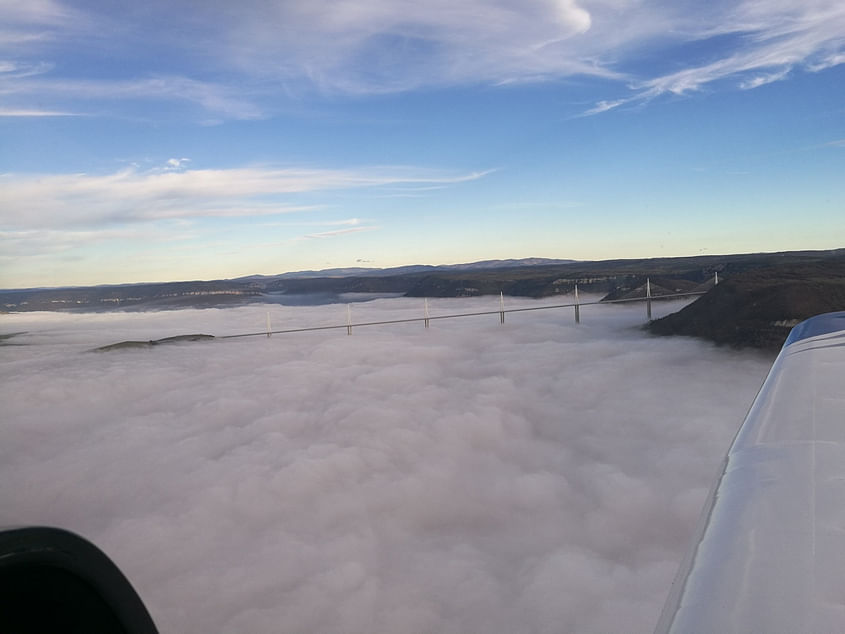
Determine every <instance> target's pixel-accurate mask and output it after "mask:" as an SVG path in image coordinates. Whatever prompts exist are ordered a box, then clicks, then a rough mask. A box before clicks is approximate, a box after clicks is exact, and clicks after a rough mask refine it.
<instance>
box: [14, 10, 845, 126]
mask: <svg viewBox="0 0 845 634" xmlns="http://www.w3.org/2000/svg"><path fill="white" fill-rule="evenodd" d="M13 4H17V5H21V3H13ZM13 4H8V3H7V4H6V6H0V21H2V16H3V14H4V12H5V13H6V14H7V15H11V16H12V19H9V21H8V24H10V25H12V26H10V27H9V28H10V29H11V30H9V31H8V32H6V33H5V35H4V33H3V32H1V31H0V54H2V55H3V57H4V58H5V59H8V60H9V62H12V63H15V64H21V65H26V64H29V65H31V66H33V67H37V66H38V65H39V64H42V63H43V61H41V59H42V57H48V56H54V57H53V58H54V59H59V58H60V56H61V55H62V52H63V51H64V50H65V49H64V48H63V47H75V48H76V47H80V46H83V47H85V46H90V47H91V49H92V50H93V51H94V52H95V54H100V55H101V54H103V51H109V52H110V53H112V54H114V55H115V56H116V57H117V58H121V59H122V58H126V59H127V60H129V61H131V62H132V63H131V67H133V68H140V69H144V70H142V71H140V72H138V73H137V74H136V75H135V76H132V77H126V76H124V77H118V78H116V79H109V80H106V79H94V78H84V77H73V78H70V77H67V76H63V75H62V74H60V73H58V72H54V73H52V74H49V75H47V76H42V77H40V78H37V79H35V78H27V77H7V78H6V79H5V80H3V84H2V85H0V91H2V92H4V93H5V94H15V95H18V97H19V98H20V99H24V100H28V101H30V102H32V103H34V102H35V100H38V103H48V100H52V101H54V102H55V103H53V104H51V106H50V107H49V108H42V109H46V110H56V111H65V110H73V111H76V110H78V108H76V107H74V108H71V107H69V106H68V105H67V101H72V102H73V105H79V106H82V105H83V104H87V110H94V109H96V108H95V107H94V105H93V104H94V103H96V104H98V105H102V104H103V103H112V104H113V103H114V102H116V101H122V102H126V101H129V100H136V99H147V100H148V99H155V100H163V101H169V102H186V103H189V104H195V105H197V106H199V107H200V108H201V109H202V111H203V112H202V116H201V119H202V120H204V121H206V122H219V121H221V120H225V119H230V118H235V119H255V118H262V117H267V116H271V115H272V113H274V112H278V110H279V108H280V107H281V104H280V101H283V100H287V99H288V98H290V97H291V96H292V95H301V94H303V93H307V92H309V91H312V90H314V89H315V88H316V89H318V90H321V91H325V92H327V93H346V94H370V93H376V94H377V93H385V92H397V91H406V90H415V89H421V88H430V87H442V86H456V85H474V84H480V83H486V84H493V85H506V84H513V83H521V82H526V81H531V82H539V81H553V80H558V79H560V78H566V77H572V76H576V75H586V76H590V77H597V78H604V79H608V80H617V81H619V82H624V83H625V84H629V85H630V86H629V88H628V89H626V90H625V92H624V94H622V95H616V96H615V97H613V98H608V99H604V100H602V101H601V103H600V104H599V105H598V106H596V107H595V108H592V109H591V110H590V111H589V113H590V114H597V113H599V112H604V111H606V110H608V109H611V108H612V107H616V106H619V105H622V104H625V103H629V102H631V101H647V100H648V99H651V98H653V97H655V96H659V95H663V94H686V93H689V92H692V91H696V90H700V89H702V88H703V87H704V86H712V85H715V83H716V82H719V81H722V80H730V81H731V82H732V85H733V86H740V87H745V88H753V87H757V86H760V85H762V84H764V83H768V82H770V81H777V80H780V79H784V78H785V77H787V76H788V75H787V71H788V69H796V70H807V71H813V72H816V71H820V70H823V69H825V68H829V67H830V66H834V65H838V64H841V63H843V60H845V42H843V37H842V33H843V32H845V6H843V4H842V3H841V2H838V1H837V0H806V1H804V2H800V3H796V2H794V1H793V0H743V1H740V2H713V3H700V2H690V1H680V2H668V1H662V2H648V3H643V2H615V1H614V0H580V1H578V0H529V1H526V2H521V3H514V2H511V1H509V0H493V1H492V2H491V1H489V0H466V1H464V2H459V3H455V2H451V1H449V0H434V1H433V2H424V3H420V2H412V1H411V0H377V1H373V2H366V3H361V2H354V1H352V0H343V1H337V0H312V1H311V2H309V3H308V4H307V6H303V5H302V3H297V2H287V1H283V2H276V3H270V4H268V3H266V2H263V1H259V0H244V1H243V2H239V3H237V4H236V5H232V4H231V3H226V2H219V1H218V2H208V3H203V4H202V5H201V6H200V5H191V6H190V10H188V8H187V7H186V6H181V5H178V6H176V7H175V10H174V6H173V5H172V3H164V2H159V1H152V0H151V2H149V3H147V5H145V6H146V7H147V9H146V10H145V11H144V12H137V11H135V10H134V9H132V8H131V7H130V6H127V7H124V8H123V9H121V10H118V9H116V8H114V7H112V8H111V10H110V11H109V12H108V13H105V12H99V13H98V12H97V11H95V10H94V9H93V8H90V7H89V8H88V10H87V12H85V13H83V12H81V11H80V10H78V9H73V10H71V9H69V8H68V7H67V6H66V5H65V4H61V3H58V2H40V3H35V8H33V9H27V10H22V9H20V8H15V7H14V6H13ZM21 6H22V5H21ZM62 16H64V17H62ZM161 16H167V21H166V23H165V22H164V21H162V19H161ZM66 24H68V25H71V26H66ZM165 24H166V25H165ZM185 33H190V34H191V37H190V38H187V39H186V38H185ZM23 37H33V38H40V37H43V38H46V39H47V40H48V41H49V42H50V47H46V48H45V47H44V46H41V45H40V44H38V45H33V46H32V47H30V46H24V47H21V46H20V45H18V44H9V43H7V44H5V45H4V44H3V42H4V41H5V42H12V41H17V40H20V38H23ZM4 38H5V40H4ZM690 43H696V44H700V45H701V46H699V47H698V48H699V49H700V50H701V51H706V53H700V54H698V57H692V56H691V55H692V54H691V53H684V54H681V55H680V56H679V57H678V58H677V59H676V67H678V68H679V70H676V71H673V72H669V73H665V72H664V73H660V74H652V75H648V74H646V73H647V72H648V71H644V70H643V66H642V64H641V60H642V59H643V55H644V54H645V58H649V57H651V58H653V57H656V56H659V55H660V54H661V52H663V51H669V53H668V54H670V55H671V54H674V53H675V52H676V51H677V50H679V49H678V48H677V47H678V46H679V45H681V46H683V45H684V44H690ZM30 50H31V51H32V52H31V54H30V53H29V51H30ZM150 50H155V51H158V53H157V54H158V55H159V57H157V58H152V57H146V55H147V54H148V53H147V51H150ZM162 57H166V58H168V59H171V60H173V62H172V64H171V65H170V66H169V67H168V72H170V73H171V74H162V67H161V65H160V63H159V61H160V59H161V58H162ZM28 58H32V59H33V60H35V61H25V60H26V59H28ZM6 63H8V62H6ZM171 68H172V71H170V69H171ZM632 69H637V70H636V71H635V70H632ZM18 107H19V109H22V110H33V109H35V108H32V107H31V105H27V104H25V103H20V104H19V106H18Z"/></svg>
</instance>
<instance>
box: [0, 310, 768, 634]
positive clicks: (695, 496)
mask: <svg viewBox="0 0 845 634" xmlns="http://www.w3.org/2000/svg"><path fill="white" fill-rule="evenodd" d="M510 301H511V302H513V303H514V304H517V303H519V304H520V305H522V304H527V303H529V302H528V301H527V300H520V301H518V300H510ZM491 303H492V305H491ZM497 305H498V300H496V299H490V298H480V299H474V300H436V301H431V302H430V306H431V313H432V315H437V314H444V313H449V312H462V311H474V310H485V309H490V310H495V309H496V307H497ZM676 307H677V306H676ZM669 309H670V307H669V306H666V305H661V307H660V310H664V311H665V310H669ZM422 310H423V307H422V302H421V301H419V300H411V299H399V300H396V299H393V300H377V301H374V302H370V303H367V304H356V305H355V307H354V308H353V319H354V320H355V321H369V320H373V319H391V318H402V317H412V316H414V317H419V316H422ZM2 317H3V326H2V331H3V332H16V331H22V330H26V331H28V332H27V334H25V335H19V336H17V337H15V338H13V339H11V340H9V342H10V343H12V342H16V343H19V344H26V345H19V346H5V347H3V349H2V352H3V354H2V356H0V375H2V380H0V400H2V402H3V403H4V425H3V428H2V430H0V523H4V524H21V523H24V524H27V523H43V524H54V525H60V526H64V527H67V528H69V529H71V530H75V531H78V532H80V533H82V534H83V535H86V536H87V537H89V538H90V539H92V540H94V541H95V542H96V543H97V544H99V545H100V546H101V547H102V548H103V549H104V550H106V552H107V553H109V554H110V555H111V556H112V557H113V558H114V559H115V560H116V562H117V563H118V564H119V565H120V566H121V567H122V569H123V570H124V571H125V573H126V574H127V575H128V577H129V578H130V580H131V581H132V582H133V584H134V585H135V586H136V588H137V589H138V591H139V592H140V594H141V596H142V597H143V598H144V600H145V602H146V603H147V605H148V607H149V609H150V611H151V613H152V615H153V618H154V619H155V620H156V622H157V624H158V626H159V628H160V629H161V631H165V632H167V631H173V632H184V633H186V634H190V633H193V632H197V633H198V632H208V631H217V632H255V633H261V632H267V633H270V632H280V631H284V632H317V631H319V632H329V633H330V632H346V633H350V632H361V633H364V632H367V633H370V632H432V631H437V632H481V631H487V632H502V633H508V634H509V633H511V632H529V633H530V632H538V633H540V632H612V631H626V632H648V631H651V629H652V628H653V626H654V623H655V622H656V620H657V617H658V613H659V610H660V607H661V606H662V602H663V600H664V598H665V595H666V592H667V590H668V587H669V583H670V582H671V579H672V576H673V575H674V572H675V569H676V567H677V565H678V562H679V559H680V556H681V554H682V553H683V552H684V550H685V548H686V545H687V541H688V539H689V537H690V531H691V528H692V526H693V524H694V522H695V520H696V518H697V515H698V513H699V509H700V505H701V503H702V501H703V498H704V495H705V493H706V490H707V489H708V487H709V486H710V484H711V479H712V477H713V476H714V474H715V471H716V468H717V466H718V462H719V460H720V458H721V456H722V454H723V453H724V451H725V450H726V448H727V445H728V443H729V442H730V439H731V437H732V435H733V433H734V432H735V430H736V429H737V427H738V425H739V423H740V422H741V419H742V417H743V415H744V413H745V409H746V408H747V406H748V405H749V403H750V401H751V399H752V398H753V396H754V393H755V391H756V389H757V388H758V387H759V385H760V383H761V382H762V379H763V376H764V375H765V372H766V370H767V369H768V365H769V361H768V360H767V359H762V358H760V357H757V356H754V355H747V354H739V353H735V352H732V351H727V350H717V349H715V348H713V347H711V346H709V345H706V344H703V343H700V342H696V341H692V340H685V339H676V340H672V339H653V338H649V337H647V336H645V335H643V334H642V333H641V332H640V331H639V330H637V329H636V328H635V326H636V325H638V324H640V323H642V319H643V315H642V307H620V306H605V307H590V308H585V309H584V312H583V314H582V317H583V323H582V324H581V325H580V326H576V325H575V324H574V323H573V320H572V315H571V313H569V312H560V311H539V312H531V313H520V314H512V315H508V321H507V323H506V324H505V325H504V326H500V325H499V324H498V323H497V322H498V318H497V316H495V315H492V316H489V317H477V318H476V317H474V318H466V319H456V320H445V321H441V322H433V323H432V327H431V328H430V329H428V330H425V329H423V328H422V326H421V325H418V324H406V325H397V326H388V327H378V328H358V329H355V330H353V335H352V336H351V337H349V336H346V335H345V332H344V331H343V330H341V331H330V332H322V333H308V334H297V335H286V336H278V335H277V336H274V337H273V338H271V339H267V338H263V337H262V338H256V339H247V340H226V341H216V342H211V343H207V344H195V345H174V346H170V347H167V346H160V347H157V348H155V349H150V350H134V351H133V350H124V351H115V352H113V353H109V354H97V353H89V352H86V350H88V349H90V348H93V347H95V346H97V345H102V344H108V343H114V342H115V341H120V340H123V339H142V340H144V339H156V338H160V337H162V336H168V335H173V334H180V333H185V332H207V333H212V334H217V335H222V334H233V333H237V332H244V331H254V330H262V329H263V328H264V325H265V322H266V306H260V307H259V306H249V307H243V308H238V309H228V310H205V311H181V312H169V313H141V314H137V313H136V314H91V315H71V314H46V313H39V314H20V315H3V316H2ZM345 318H346V307H345V306H341V305H328V306H320V307H284V308H281V307H280V308H277V309H274V310H273V311H272V312H271V319H272V324H273V327H274V328H280V329H281V328H293V327H298V326H305V325H320V324H337V323H344V321H345Z"/></svg>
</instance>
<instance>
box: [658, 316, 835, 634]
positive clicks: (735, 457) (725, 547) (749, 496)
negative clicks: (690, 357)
mask: <svg viewBox="0 0 845 634" xmlns="http://www.w3.org/2000/svg"><path fill="white" fill-rule="evenodd" d="M842 631H845V312H838V313H828V314H826V315H820V316H817V317H813V318H812V319H809V320H807V321H805V322H802V323H801V324H798V325H797V326H796V327H795V328H794V329H793V330H792V332H791V334H790V336H789V338H788V339H787V341H786V343H785V344H784V346H783V349H782V350H781V352H780V355H779V356H778V358H777V360H776V361H775V363H774V365H773V366H772V369H771V371H770V372H769V375H768V377H767V378H766V381H765V382H764V384H763V387H762V388H761V389H760V392H759V394H758V395H757V398H756V399H755V401H754V404H753V405H752V406H751V409H750V411H749V412H748V415H747V417H746V419H745V422H744V423H743V424H742V426H741V428H740V430H739V432H738V433H737V436H736V438H735V439H734V441H733V444H732V445H731V448H730V450H729V451H728V454H727V457H726V458H725V461H724V463H723V466H722V470H721V473H720V475H719V478H718V480H717V483H716V485H715V487H714V488H713V490H712V491H711V494H710V496H709V498H708V500H707V502H706V504H705V507H704V511H703V514H702V518H701V520H700V527H699V529H698V531H697V534H696V536H695V541H694V544H693V547H692V549H691V550H690V553H689V555H688V557H687V559H686V561H684V562H683V563H682V565H681V568H680V570H679V571H678V576H677V577H676V579H675V583H674V584H673V586H672V589H671V590H670V593H669V597H668V599H667V602H666V605H665V607H664V609H663V613H662V615H661V617H660V621H659V622H658V625H657V629H656V632H657V633H660V634H663V633H669V632H672V633H676V632H683V633H684V634H687V633H691V632H697V633H698V632H700V633H706V632H712V633H716V632H718V633H730V632H748V633H751V632H767V633H777V632H784V633H789V634H795V633H806V632H819V633H821V632H842Z"/></svg>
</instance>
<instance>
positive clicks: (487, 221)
mask: <svg viewBox="0 0 845 634" xmlns="http://www.w3.org/2000/svg"><path fill="white" fill-rule="evenodd" d="M843 62H845V5H844V4H843V3H842V2H841V1H840V0H731V1H729V2H728V1H721V0H716V1H714V2H706V3H702V2H696V1H693V0H671V1H670V0H663V1H658V0H653V1H649V0H520V1H519V2H515V1H507V0H486V1H483V2H482V1H481V0H465V1H462V2H459V3H456V2H451V1H446V0H432V1H430V2H422V3H421V2H412V1H410V0H367V1H361V0H356V1H354V2H352V1H344V0H334V1H329V0H311V1H309V2H307V3H303V2H298V1H296V2H294V1H285V0H277V1H271V0H241V1H239V2H237V3H231V2H225V1H222V0H209V1H206V2H188V1H185V0H176V1H170V0H169V1H167V2H164V1H163V0H150V1H148V2H144V3H102V2H91V1H89V2H85V1H78V2H67V1H63V0H28V1H27V2H18V1H16V0H0V288H25V287H33V286H61V285H85V284H96V283H120V282H138V281H167V280H183V279H217V278H230V277H237V276H242V275H250V274H274V273H282V272H286V271H293V270H303V269H322V268H331V267H348V266H369V267H389V266H396V265H404V264H449V263H457V262H467V261H475V260H482V259H496V258H519V257H552V258H573V259H604V258H621V257H657V256H671V255H697V254H700V253H737V252H756V251H779V250H794V249H828V248H836V247H842V246H843V245H845V222H843V220H842V218H843V217H845V213H843V212H845V178H842V174H843V171H845V99H843V97H845V64H843Z"/></svg>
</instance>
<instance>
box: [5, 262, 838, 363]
mask: <svg viewBox="0 0 845 634" xmlns="http://www.w3.org/2000/svg"><path fill="white" fill-rule="evenodd" d="M843 263H845V249H835V250H829V251H792V252H784V253H751V254H736V255H706V256H691V257H673V258H650V259H649V258H645V259H631V260H604V261H592V262H584V261H572V260H551V259H544V258H528V259H522V260H492V261H491V260H488V261H482V262H473V263H469V264H457V265H445V266H439V267H435V266H409V267H395V268H392V269H358V268H353V269H328V270H325V271H299V272H294V273H285V274H281V275H274V276H248V277H244V278H238V279H228V280H213V281H193V282H166V283H153V284H125V285H111V286H95V287H87V288H81V287H77V288H64V289H61V288H59V289H29V290H5V291H0V312H25V311H38V310H40V311H75V312H102V311H113V310H121V311H125V310H133V311H149V310H176V309H182V308H220V307H227V306H241V305H244V304H249V303H264V304H282V305H302V304H332V303H350V302H354V301H366V300H369V299H373V298H376V297H384V296H386V295H389V296H404V297H420V298H422V297H475V296H482V295H498V294H499V293H504V294H505V295H509V296H512V297H530V298H540V297H553V296H559V297H565V296H570V297H571V294H572V292H573V291H574V289H575V286H576V285H577V286H578V289H579V290H581V291H582V292H584V293H592V294H599V295H602V296H604V297H605V298H606V299H614V298H627V299H634V298H636V297H644V296H645V294H646V293H645V288H646V285H647V282H648V284H650V286H649V288H650V292H651V295H652V296H653V297H657V296H660V295H667V294H675V293H678V292H688V291H693V290H695V291H705V290H707V288H708V286H710V285H711V284H712V281H713V279H714V276H715V274H716V273H718V274H719V278H720V280H721V281H722V282H723V284H719V286H718V287H716V288H714V289H712V290H711V292H708V293H707V295H705V296H704V297H703V298H701V299H700V300H699V301H697V302H695V303H694V304H693V305H692V306H690V307H689V308H690V311H692V310H693V307H696V308H695V310H696V311H698V310H701V309H703V308H704V307H706V306H707V305H708V303H709V302H711V301H713V299H712V298H721V300H720V301H719V302H718V303H719V305H720V308H719V310H717V311H711V312H716V313H718V314H719V316H718V320H716V321H714V325H713V326H712V327H711V326H709V325H705V324H703V323H702V319H701V318H700V315H698V316H695V318H694V319H692V321H693V322H695V325H692V324H689V323H688V324H682V323H681V322H686V321H688V320H689V319H691V318H693V317H694V314H693V313H692V312H688V311H682V313H678V317H677V321H675V319H673V320H671V321H672V322H673V323H672V327H669V324H668V323H667V324H666V325H662V322H654V323H655V326H654V332H658V331H660V330H663V331H664V332H667V333H668V332H671V333H678V334H692V335H695V336H701V337H705V338H710V339H713V340H716V341H722V342H725V343H732V344H735V345H764V346H765V345H771V344H770V342H775V341H776V340H777V339H778V338H779V337H780V336H781V334H782V332H783V331H784V329H787V330H788V327H787V326H786V325H785V324H789V323H792V322H794V320H795V319H799V318H801V317H802V316H804V315H805V313H807V312H808V311H816V312H820V311H822V310H837V309H845V305H842V302H841V301H840V300H839V297H840V296H839V291H838V288H839V284H840V282H839V280H840V279H841V273H840V271H841V270H842V269H841V267H842V266H845V264H843ZM775 270H776V273H773V271H775ZM755 272H756V273H755ZM746 275H748V276H750V277H747V278H745V281H743V282H742V283H741V284H740V281H742V280H743V279H744V278H743V276H746ZM734 279H736V280H737V282H736V286H735V287H734V286H732V284H733V282H731V280H734ZM810 280H812V282H813V283H812V284H804V283H802V282H806V281H810ZM831 284H833V287H831ZM762 286H765V287H766V290H765V297H763V296H761V295H760V294H758V292H757V291H758V290H762V289H761V288H760V287H762ZM731 288H735V289H736V301H734V300H729V301H728V299H729V298H728V295H726V293H727V292H728V290H729V289H731ZM822 290H823V291H824V292H822ZM809 296H812V297H813V298H814V299H810V297H809ZM748 298H751V299H750V300H749V299H748ZM799 304H800V306H799ZM769 306H771V307H774V308H773V309H772V310H769V309H768V308H766V307H769ZM793 308H796V309H797V308H800V309H801V310H793ZM807 316H809V314H808V315H807ZM758 317H759V318H761V319H758ZM736 319H740V320H741V321H742V323H738V322H736V323H733V322H732V320H736ZM705 321H706V320H705ZM764 322H765V323H764ZM658 323H660V324H661V325H657V324H658ZM781 324H784V325H783V326H781ZM664 329H665V330H664ZM764 331H766V332H769V331H771V333H772V335H773V336H771V337H769V336H766V337H764V336H762V334H761V333H763V332H764ZM755 333H756V334H755ZM734 335H736V336H734Z"/></svg>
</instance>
